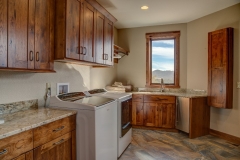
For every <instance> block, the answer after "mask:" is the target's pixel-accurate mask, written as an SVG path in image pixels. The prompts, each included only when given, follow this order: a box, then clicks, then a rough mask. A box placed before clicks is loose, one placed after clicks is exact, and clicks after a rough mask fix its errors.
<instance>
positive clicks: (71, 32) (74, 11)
mask: <svg viewBox="0 0 240 160" xmlns="http://www.w3.org/2000/svg"><path fill="white" fill-rule="evenodd" d="M80 5H81V4H80V2H79V1H78V0H68V1H67V18H66V27H67V28H66V57H67V58H71V59H77V60H79V59H80V46H79V45H80V15H81V11H80V10H81V6H80Z"/></svg>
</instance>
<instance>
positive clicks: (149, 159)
mask: <svg viewBox="0 0 240 160" xmlns="http://www.w3.org/2000/svg"><path fill="white" fill-rule="evenodd" d="M119 160H240V146H237V145H233V144H231V143H229V142H227V141H225V140H223V139H219V138H217V137H214V136H211V135H208V136H203V137H199V138H195V139H189V138H188V135H187V134H185V133H173V132H164V131H155V130H142V129H133V137H132V142H131V144H130V145H129V146H128V148H127V149H126V150H125V152H124V153H123V154H122V156H121V157H120V158H119Z"/></svg>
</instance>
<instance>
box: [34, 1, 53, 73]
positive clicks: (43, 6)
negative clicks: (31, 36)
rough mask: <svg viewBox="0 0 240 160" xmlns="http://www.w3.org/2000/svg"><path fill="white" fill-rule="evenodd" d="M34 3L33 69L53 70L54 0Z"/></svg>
mask: <svg viewBox="0 0 240 160" xmlns="http://www.w3.org/2000/svg"><path fill="white" fill-rule="evenodd" d="M35 3H36V4H35V6H36V9H35V69H42V70H45V69H49V68H50V69H53V54H50V53H53V52H54V49H53V48H54V44H53V40H54V37H53V36H54V34H53V32H54V31H53V30H54V25H53V24H54V23H53V22H54V13H53V11H54V0H35Z"/></svg>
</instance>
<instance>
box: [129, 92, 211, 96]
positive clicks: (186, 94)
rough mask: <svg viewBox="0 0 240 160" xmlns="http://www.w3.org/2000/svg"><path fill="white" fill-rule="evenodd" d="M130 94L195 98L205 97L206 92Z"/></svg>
mask: <svg viewBox="0 0 240 160" xmlns="http://www.w3.org/2000/svg"><path fill="white" fill-rule="evenodd" d="M132 94H151V95H167V96H177V97H186V98H197V97H207V94H197V93H174V92H155V91H154V92H145V91H144V92H132Z"/></svg>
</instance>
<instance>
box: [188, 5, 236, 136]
mask: <svg viewBox="0 0 240 160" xmlns="http://www.w3.org/2000/svg"><path fill="white" fill-rule="evenodd" d="M226 27H233V28H234V75H233V84H234V89H233V109H229V110H227V109H217V108H213V107H212V108H211V129H214V130H217V131H220V132H224V133H228V134H231V135H234V136H237V137H240V98H239V97H240V89H237V88H236V83H237V81H240V56H239V51H240V45H239V43H240V40H239V39H240V32H239V29H240V4H237V5H234V6H232V7H229V8H227V9H224V10H221V11H219V12H216V13H213V14H211V15H207V16H205V17H202V18H200V19H197V20H194V21H192V22H190V23H188V24H187V87H188V88H197V89H204V90H207V78H208V75H207V74H208V68H207V67H208V61H207V60H208V57H207V55H208V32H211V31H214V30H217V29H221V28H226Z"/></svg>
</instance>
